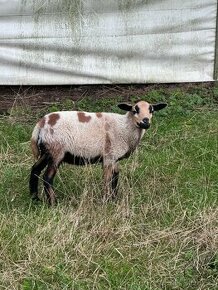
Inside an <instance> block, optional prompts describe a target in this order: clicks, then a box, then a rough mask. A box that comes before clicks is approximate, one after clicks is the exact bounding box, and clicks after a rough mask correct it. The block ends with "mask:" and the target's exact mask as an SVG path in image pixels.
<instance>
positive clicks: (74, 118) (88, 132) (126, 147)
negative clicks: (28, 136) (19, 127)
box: [32, 111, 144, 164]
mask: <svg viewBox="0 0 218 290" xmlns="http://www.w3.org/2000/svg"><path fill="white" fill-rule="evenodd" d="M79 113H80V112H77V111H63V112H55V113H51V114H48V115H46V116H45V117H44V119H43V121H42V120H40V122H39V123H37V125H36V127H35V129H34V130H33V134H32V143H33V144H34V145H35V146H36V147H37V148H38V146H39V144H40V143H43V144H44V145H46V148H47V150H48V151H49V152H50V154H51V155H53V157H54V161H55V163H56V164H59V162H61V161H62V160H63V159H64V156H65V154H66V153H69V154H71V155H72V156H77V157H82V158H84V159H87V160H93V159H96V158H98V157H99V159H102V160H104V161H105V162H111V161H117V160H118V159H121V158H123V157H124V156H125V155H127V154H128V152H133V151H134V150H135V148H136V146H137V145H138V143H139V141H140V139H141V137H142V136H143V133H144V130H143V131H142V130H141V129H139V128H136V127H133V126H132V122H131V119H130V118H129V113H126V114H125V115H120V114H113V113H99V114H98V113H97V114H96V113H88V112H83V114H84V115H83V116H84V118H86V119H84V120H86V121H83V122H79V121H78V114H79ZM55 116H56V117H55ZM52 118H55V119H56V120H55V121H53V122H52V121H50V120H52ZM42 123H43V127H42V125H41V124H42ZM132 127H133V128H132ZM127 128H128V130H127Z"/></svg>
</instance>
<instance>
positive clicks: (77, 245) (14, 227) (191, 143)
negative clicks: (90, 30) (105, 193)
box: [0, 83, 218, 290]
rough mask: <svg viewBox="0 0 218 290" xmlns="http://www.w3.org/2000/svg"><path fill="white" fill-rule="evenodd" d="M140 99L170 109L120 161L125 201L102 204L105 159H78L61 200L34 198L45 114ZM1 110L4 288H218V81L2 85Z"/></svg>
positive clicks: (60, 189) (59, 181)
mask: <svg viewBox="0 0 218 290" xmlns="http://www.w3.org/2000/svg"><path fill="white" fill-rule="evenodd" d="M138 99H145V100H148V101H151V102H158V101H166V102H167V103H168V108H167V109H166V110H163V111H160V112H159V113H157V114H155V116H154V118H153V122H152V126H151V128H150V129H149V130H148V132H146V134H145V136H144V138H143V141H142V143H141V144H140V147H139V149H138V150H137V152H136V153H135V154H134V155H133V156H132V157H130V158H129V159H128V160H123V161H122V162H121V178H120V185H119V189H120V191H119V196H118V200H117V201H116V202H109V203H107V204H103V203H102V201H101V197H102V173H101V168H100V167H99V166H87V167H85V168H82V167H74V166H68V165H66V166H63V167H61V168H60V171H59V173H58V175H57V177H56V179H55V189H56V191H57V193H58V201H59V202H58V205H57V206H56V207H53V208H51V207H49V206H47V205H46V203H43V202H42V203H32V202H31V200H30V197H29V193H28V178H29V173H30V168H31V165H32V164H33V157H32V155H31V151H30V142H29V139H30V136H31V131H32V129H33V126H34V124H35V122H36V121H37V120H38V118H40V117H41V116H42V115H43V114H45V113H46V112H52V111H56V110H69V109H80V110H86V111H113V112H120V111H119V109H118V108H117V106H116V105H117V103H118V102H119V101H123V100H125V101H128V102H131V101H132V102H134V101H135V100H138ZM0 108H1V115H0V136H1V143H0V175H1V183H0V229H1V230H0V289H10V290H11V289H22V290H23V289H25V290H29V289H34V290H35V289H40V290H41V289H42V290H44V289H49V290H50V289H57V290H59V289H134V290H135V289H137V290H148V289H149V290H162V289H178V290H179V289H190V290H195V289H202V290H203V289H208V290H209V289H210V290H211V289H217V285H218V254H217V248H218V223H217V219H218V207H217V205H218V202H217V192H218V183H217V176H218V165H217V164H218V88H217V87H216V85H214V84H213V83H203V84H179V85H176V84H169V85H158V84H155V85H124V86H118V85H114V86H84V87H79V86H77V87H69V86H68V87H21V88H18V87H10V88H9V87H2V88H1V95H0ZM120 113H121V112H120ZM41 196H42V197H43V191H42V190H41Z"/></svg>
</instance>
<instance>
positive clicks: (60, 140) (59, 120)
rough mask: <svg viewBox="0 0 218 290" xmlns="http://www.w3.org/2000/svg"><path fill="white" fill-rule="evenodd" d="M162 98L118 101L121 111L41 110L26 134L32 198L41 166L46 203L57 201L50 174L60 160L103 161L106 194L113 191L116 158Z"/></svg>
mask: <svg viewBox="0 0 218 290" xmlns="http://www.w3.org/2000/svg"><path fill="white" fill-rule="evenodd" d="M166 106H167V104H165V103H158V104H149V103H148V102H146V101H139V102H137V103H135V104H134V105H130V104H126V103H122V104H119V105H118V107H119V108H120V109H122V110H124V111H126V114H124V115H122V114H115V113H89V112H80V111H60V112H55V113H50V114H47V115H45V116H44V117H43V118H42V119H40V120H39V121H38V123H37V124H36V126H35V128H34V130H33V133H32V138H31V147H32V151H33V155H34V157H35V158H38V160H37V162H36V163H35V164H34V165H33V166H32V170H31V174H30V181H29V188H30V194H31V197H32V199H33V200H39V196H38V181H39V176H40V173H41V172H42V170H43V169H44V168H45V167H46V166H47V168H46V170H45V172H44V175H43V181H44V189H45V193H46V196H47V200H48V202H49V204H51V205H54V204H55V203H56V196H55V192H54V189H53V179H54V176H55V174H56V172H57V169H58V167H59V166H60V164H61V163H63V162H66V163H69V164H74V165H85V164H94V163H102V164H103V175H104V191H105V195H104V197H105V200H108V199H109V198H114V197H116V195H117V188H118V186H117V185H118V177H119V169H118V162H119V160H121V159H123V158H128V157H129V156H130V155H131V154H132V153H133V152H134V151H135V149H136V147H137V146H138V144H139V142H140V140H141V138H142V137H143V135H144V133H145V130H147V129H148V128H149V127H150V123H151V118H152V115H153V113H154V112H155V111H159V110H161V109H163V108H165V107H166Z"/></svg>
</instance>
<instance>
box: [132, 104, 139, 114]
mask: <svg viewBox="0 0 218 290" xmlns="http://www.w3.org/2000/svg"><path fill="white" fill-rule="evenodd" d="M133 114H139V106H138V105H136V106H135V111H133Z"/></svg>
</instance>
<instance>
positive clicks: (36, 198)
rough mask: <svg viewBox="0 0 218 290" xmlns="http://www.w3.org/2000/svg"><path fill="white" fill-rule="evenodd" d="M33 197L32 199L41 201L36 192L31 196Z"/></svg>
mask: <svg viewBox="0 0 218 290" xmlns="http://www.w3.org/2000/svg"><path fill="white" fill-rule="evenodd" d="M31 198H32V201H34V202H35V201H40V199H39V197H38V195H37V194H36V193H35V194H33V195H32V196H31Z"/></svg>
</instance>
